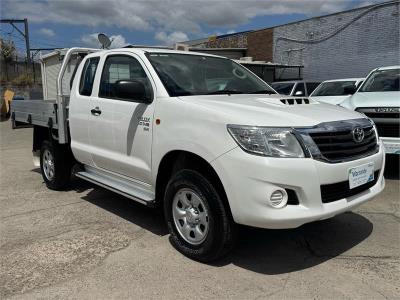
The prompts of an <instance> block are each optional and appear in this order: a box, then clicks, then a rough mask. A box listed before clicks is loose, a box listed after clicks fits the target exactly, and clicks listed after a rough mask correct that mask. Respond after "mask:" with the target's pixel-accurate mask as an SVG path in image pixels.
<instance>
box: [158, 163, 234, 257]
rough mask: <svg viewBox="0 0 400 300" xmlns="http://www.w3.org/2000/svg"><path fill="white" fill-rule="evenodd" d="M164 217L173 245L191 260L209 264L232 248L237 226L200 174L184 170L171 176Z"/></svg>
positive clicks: (209, 184)
mask: <svg viewBox="0 0 400 300" xmlns="http://www.w3.org/2000/svg"><path fill="white" fill-rule="evenodd" d="M164 214H165V219H166V221H167V225H168V229H169V232H170V241H171V243H172V245H173V246H174V247H175V248H176V249H177V250H178V251H180V252H181V253H182V254H184V255H186V256H188V257H190V258H192V259H195V260H198V261H202V262H210V261H213V260H216V259H218V258H220V257H221V256H223V255H225V254H226V253H227V252H228V251H229V250H231V248H232V247H233V242H234V236H235V235H234V226H235V225H234V222H233V221H232V217H231V216H230V212H229V208H227V207H226V205H224V202H223V200H222V198H221V195H219V193H218V192H217V190H216V189H215V187H214V186H213V185H212V183H211V182H210V181H209V180H208V179H207V178H206V177H204V176H203V175H202V174H200V173H199V172H197V171H194V170H188V169H184V170H181V171H179V172H177V173H176V174H174V175H173V176H172V178H171V179H170V181H169V183H168V185H167V188H166V192H165V199H164Z"/></svg>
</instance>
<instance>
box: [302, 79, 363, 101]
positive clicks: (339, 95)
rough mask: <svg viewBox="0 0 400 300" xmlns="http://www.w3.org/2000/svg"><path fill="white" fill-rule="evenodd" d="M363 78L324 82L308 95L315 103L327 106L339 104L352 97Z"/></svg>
mask: <svg viewBox="0 0 400 300" xmlns="http://www.w3.org/2000/svg"><path fill="white" fill-rule="evenodd" d="M364 79H365V78H345V79H334V80H326V81H324V82H322V83H321V84H320V85H319V86H318V87H317V88H316V89H315V90H314V92H312V94H311V95H310V98H312V99H313V100H316V101H320V102H325V103H329V104H340V103H341V102H343V101H344V100H346V98H348V97H350V96H351V95H353V94H354V93H355V92H356V90H357V88H358V87H359V86H360V85H361V84H362V83H363V81H364Z"/></svg>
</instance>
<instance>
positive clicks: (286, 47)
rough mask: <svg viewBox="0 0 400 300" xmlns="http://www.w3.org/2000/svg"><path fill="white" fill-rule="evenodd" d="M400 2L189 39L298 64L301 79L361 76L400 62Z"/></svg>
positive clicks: (201, 44)
mask: <svg viewBox="0 0 400 300" xmlns="http://www.w3.org/2000/svg"><path fill="white" fill-rule="evenodd" d="M399 6H400V1H399V0H396V1H389V2H384V3H380V4H375V5H370V6H366V7H361V8H357V9H352V10H348V11H344V12H339V13H335V14H330V15H326V16H321V17H314V18H310V19H307V20H303V21H298V22H293V23H289V24H285V25H280V26H276V27H272V28H265V29H260V30H254V31H247V32H240V33H237V34H231V35H224V36H219V37H212V38H210V39H203V40H197V41H192V42H189V44H190V45H191V46H194V47H196V48H199V47H203V48H216V47H222V48H227V47H230V48H241V49H246V51H245V52H244V54H243V55H244V56H250V57H253V60H261V61H266V62H273V63H276V64H281V65H302V66H304V69H303V78H304V79H307V80H326V79H334V78H345V77H363V76H366V75H367V74H368V72H369V71H370V70H372V69H373V68H376V67H380V66H388V65H398V64H400V32H399V30H400V10H399Z"/></svg>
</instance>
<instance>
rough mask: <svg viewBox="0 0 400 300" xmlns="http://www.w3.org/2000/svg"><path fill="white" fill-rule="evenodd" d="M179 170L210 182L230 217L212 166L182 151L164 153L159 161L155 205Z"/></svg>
mask: <svg viewBox="0 0 400 300" xmlns="http://www.w3.org/2000/svg"><path fill="white" fill-rule="evenodd" d="M181 169H192V170H195V171H198V172H199V173H201V174H202V175H203V176H204V177H206V178H207V179H208V180H210V181H211V183H212V184H213V186H214V187H215V188H216V190H217V192H218V193H219V195H220V197H221V198H222V200H223V202H224V205H225V206H226V208H227V211H228V212H229V215H230V217H232V213H231V209H230V205H229V201H228V197H227V194H226V192H225V188H224V186H223V184H222V181H221V179H220V177H219V175H218V173H217V172H216V170H215V169H214V168H213V167H212V165H211V164H210V163H209V162H208V161H206V160H205V159H204V158H202V157H201V156H199V155H197V154H195V153H193V152H189V151H184V150H173V151H170V152H168V153H166V154H165V155H164V156H163V158H162V159H161V161H160V164H159V166H158V172H157V178H156V203H157V205H160V204H162V202H163V200H164V199H163V198H164V194H165V189H166V187H167V184H168V181H169V180H170V178H171V176H172V175H173V174H174V173H176V172H177V171H179V170H181Z"/></svg>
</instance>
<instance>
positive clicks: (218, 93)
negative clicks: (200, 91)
mask: <svg viewBox="0 0 400 300" xmlns="http://www.w3.org/2000/svg"><path fill="white" fill-rule="evenodd" d="M229 94H243V92H240V91H234V90H221V91H215V92H210V93H206V94H205V95H229Z"/></svg>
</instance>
